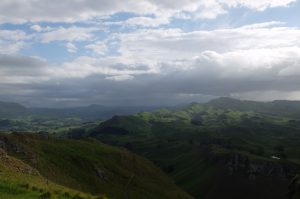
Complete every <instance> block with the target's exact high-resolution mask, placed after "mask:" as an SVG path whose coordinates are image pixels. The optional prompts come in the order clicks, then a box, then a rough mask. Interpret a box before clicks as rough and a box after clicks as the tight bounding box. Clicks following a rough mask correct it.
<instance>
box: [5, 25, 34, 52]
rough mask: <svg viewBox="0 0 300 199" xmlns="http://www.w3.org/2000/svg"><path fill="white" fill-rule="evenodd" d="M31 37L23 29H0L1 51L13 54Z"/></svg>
mask: <svg viewBox="0 0 300 199" xmlns="http://www.w3.org/2000/svg"><path fill="white" fill-rule="evenodd" d="M28 38H29V36H28V35H26V33H25V32H24V31H21V30H1V29H0V53H1V54H12V53H16V52H18V51H19V50H20V49H21V48H23V47H24V45H25V40H27V39H28Z"/></svg>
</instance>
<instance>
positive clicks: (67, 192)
mask: <svg viewBox="0 0 300 199" xmlns="http://www.w3.org/2000/svg"><path fill="white" fill-rule="evenodd" d="M0 198H3V199H35V198H56V199H71V198H73V199H75V198H77V199H80V198H81V199H94V198H97V199H105V198H106V197H105V196H99V197H94V196H92V195H88V194H85V193H82V192H80V191H76V190H73V189H69V188H66V187H63V186H60V185H57V184H55V183H53V182H49V181H48V182H47V181H46V180H45V179H44V178H43V177H42V176H41V175H40V174H39V173H38V172H37V171H36V170H35V169H33V168H32V167H30V166H29V165H27V164H25V163H24V162H22V161H20V160H18V159H16V158H14V157H11V156H8V155H7V154H6V152H4V151H3V150H2V149H0Z"/></svg>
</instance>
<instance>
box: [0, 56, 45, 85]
mask: <svg viewBox="0 0 300 199" xmlns="http://www.w3.org/2000/svg"><path fill="white" fill-rule="evenodd" d="M47 67H48V66H47V62H46V61H45V60H42V59H40V58H37V57H26V56H19V55H7V54H0V68H1V70H0V83H1V84H5V83H10V84H20V83H28V82H40V81H44V80H46V79H48V78H49V77H47V75H48V73H47Z"/></svg>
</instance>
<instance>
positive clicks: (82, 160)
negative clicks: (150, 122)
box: [1, 134, 191, 199]
mask: <svg viewBox="0 0 300 199" xmlns="http://www.w3.org/2000/svg"><path fill="white" fill-rule="evenodd" d="M1 137H2V138H1V139H2V140H5V139H7V140H8V142H9V143H12V144H10V146H11V147H10V150H9V153H10V154H12V155H14V156H16V157H18V158H20V159H23V160H24V161H26V162H27V163H28V164H30V165H31V166H33V167H35V168H37V169H38V170H39V172H40V173H41V174H42V175H43V176H44V177H46V178H48V179H50V180H51V181H53V182H55V183H58V184H61V185H64V186H67V187H71V188H73V189H76V190H81V191H83V192H89V193H92V194H94V195H96V194H105V195H107V196H108V197H109V198H131V199H132V198H133V199H134V198H137V199H139V198H143V199H147V198H149V199H152V198H157V199H159V198H163V199H165V198H172V199H173V198H178V199H179V198H182V199H185V198H191V197H190V196H189V195H187V194H186V193H185V192H183V191H181V190H180V189H179V188H178V187H177V186H176V185H175V184H173V182H172V181H171V180H169V179H168V177H167V176H166V175H165V174H164V173H163V172H162V171H160V169H158V168H157V167H156V166H154V165H153V164H152V163H151V162H150V161H148V160H146V159H144V158H141V157H139V156H137V155H134V154H132V153H130V152H129V151H127V150H125V149H121V148H116V147H111V146H108V145H105V144H102V143H100V142H99V141H96V140H92V139H88V140H78V141H75V140H67V139H52V138H51V139H48V138H47V137H44V136H36V135H24V134H10V135H1Z"/></svg>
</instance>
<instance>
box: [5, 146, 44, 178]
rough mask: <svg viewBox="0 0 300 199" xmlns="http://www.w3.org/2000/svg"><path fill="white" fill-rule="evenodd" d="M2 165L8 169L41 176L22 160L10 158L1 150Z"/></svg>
mask: <svg viewBox="0 0 300 199" xmlns="http://www.w3.org/2000/svg"><path fill="white" fill-rule="evenodd" d="M0 165H1V166H2V167H3V168H5V169H7V170H12V171H16V172H20V173H24V174H30V175H40V174H39V172H38V171H37V170H36V169H34V168H32V167H31V166H29V165H27V164H25V163H24V162H22V161H21V160H18V159H16V158H13V157H11V156H9V155H8V154H7V153H6V151H5V150H3V149H1V148H0Z"/></svg>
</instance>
